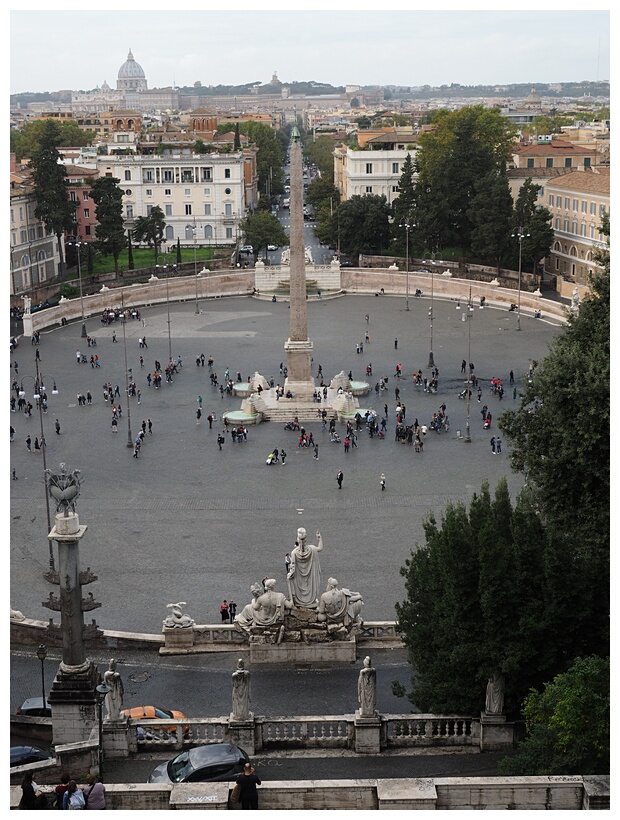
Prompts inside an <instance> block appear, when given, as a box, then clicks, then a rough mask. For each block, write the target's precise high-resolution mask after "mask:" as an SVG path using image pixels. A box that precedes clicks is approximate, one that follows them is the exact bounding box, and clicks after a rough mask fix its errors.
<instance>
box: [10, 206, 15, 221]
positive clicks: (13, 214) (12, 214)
mask: <svg viewBox="0 0 620 820" xmlns="http://www.w3.org/2000/svg"><path fill="white" fill-rule="evenodd" d="M11 222H15V212H14V210H13V208H11Z"/></svg>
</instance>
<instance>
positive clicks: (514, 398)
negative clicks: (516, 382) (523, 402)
mask: <svg viewBox="0 0 620 820" xmlns="http://www.w3.org/2000/svg"><path fill="white" fill-rule="evenodd" d="M516 398H517V388H516V387H513V388H512V400H513V401H516Z"/></svg>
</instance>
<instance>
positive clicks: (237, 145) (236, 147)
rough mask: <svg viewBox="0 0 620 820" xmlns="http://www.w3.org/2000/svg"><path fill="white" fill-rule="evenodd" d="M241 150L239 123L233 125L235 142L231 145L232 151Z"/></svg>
mask: <svg viewBox="0 0 620 820" xmlns="http://www.w3.org/2000/svg"><path fill="white" fill-rule="evenodd" d="M240 149H241V134H240V133H239V123H238V122H237V123H235V142H234V144H233V150H234V151H239V150H240Z"/></svg>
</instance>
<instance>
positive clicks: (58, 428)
mask: <svg viewBox="0 0 620 820" xmlns="http://www.w3.org/2000/svg"><path fill="white" fill-rule="evenodd" d="M54 427H55V428H56V435H57V436H59V435H60V422H59V421H58V419H56V423H55V424H54Z"/></svg>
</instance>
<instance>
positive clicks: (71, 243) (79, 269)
mask: <svg viewBox="0 0 620 820" xmlns="http://www.w3.org/2000/svg"><path fill="white" fill-rule="evenodd" d="M66 244H67V245H72V246H73V247H74V248H77V260H78V280H79V284H80V309H81V312H82V338H83V339H85V338H86V337H87V336H88V334H87V332H86V319H85V318H84V294H83V293H82V261H81V250H82V245H85V244H86V242H81V241H80V237H79V236H78V238H77V239H76V241H75V242H67V243H66Z"/></svg>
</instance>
